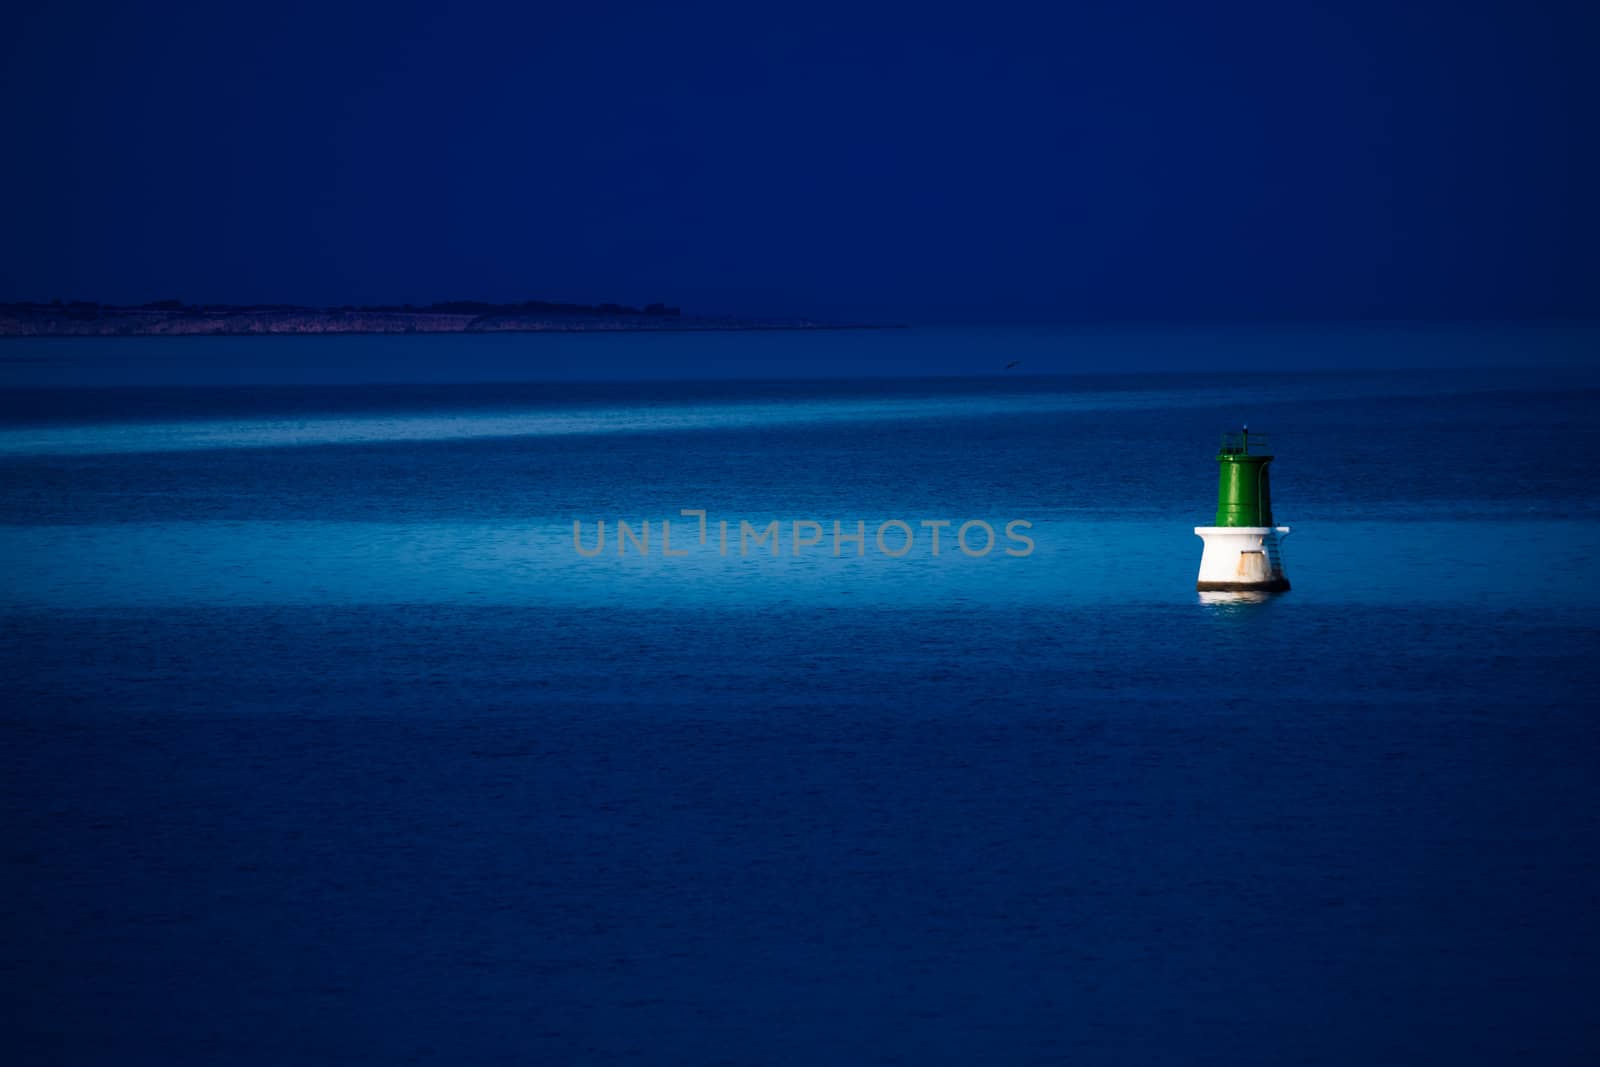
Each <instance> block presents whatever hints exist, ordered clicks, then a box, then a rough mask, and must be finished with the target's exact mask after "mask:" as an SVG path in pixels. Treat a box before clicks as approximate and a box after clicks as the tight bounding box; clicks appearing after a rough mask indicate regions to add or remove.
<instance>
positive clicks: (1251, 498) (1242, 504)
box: [1194, 426, 1289, 592]
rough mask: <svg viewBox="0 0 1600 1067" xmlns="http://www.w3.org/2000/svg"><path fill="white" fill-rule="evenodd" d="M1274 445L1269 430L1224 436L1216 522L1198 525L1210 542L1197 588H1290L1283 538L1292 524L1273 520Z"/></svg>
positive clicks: (1219, 454) (1219, 459)
mask: <svg viewBox="0 0 1600 1067" xmlns="http://www.w3.org/2000/svg"><path fill="white" fill-rule="evenodd" d="M1272 460H1273V455H1272V447H1271V445H1270V444H1268V442H1267V438H1266V435H1265V434H1260V433H1251V432H1250V428H1249V427H1248V426H1247V427H1245V428H1244V429H1242V430H1240V431H1239V432H1238V433H1227V434H1223V435H1222V445H1221V447H1220V448H1218V449H1217V468H1218V469H1217V517H1216V525H1215V526H1196V527H1195V528H1194V532H1195V533H1196V534H1198V535H1199V536H1200V539H1201V540H1202V541H1203V542H1205V549H1204V551H1203V552H1202V553H1201V555H1200V580H1199V582H1198V583H1197V584H1196V588H1197V589H1199V590H1200V591H1201V592H1207V591H1211V590H1238V591H1255V592H1281V591H1283V590H1285V589H1288V588H1289V578H1288V576H1287V575H1286V574H1284V570H1283V552H1282V547H1281V542H1282V540H1283V538H1285V537H1287V536H1288V534H1289V527H1287V526H1274V525H1273V524H1272V483H1271V480H1270V477H1269V475H1268V469H1269V468H1270V467H1271V465H1272Z"/></svg>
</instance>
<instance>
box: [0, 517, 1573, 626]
mask: <svg viewBox="0 0 1600 1067" xmlns="http://www.w3.org/2000/svg"><path fill="white" fill-rule="evenodd" d="M1033 521H1034V526H1033V528H1032V529H1031V530H1030V531H1029V532H1030V534H1031V536H1032V537H1033V539H1034V542H1035V545H1036V548H1035V550H1034V551H1033V553H1032V554H1031V555H1029V556H1026V557H1022V558H1012V557H1006V556H1004V555H1003V554H1002V553H1001V552H1000V551H999V550H998V549H997V550H996V551H994V552H993V553H991V555H989V556H988V557H985V558H981V559H972V558H968V557H966V556H964V555H962V554H961V553H960V552H957V551H952V550H951V549H950V548H949V547H948V545H946V547H945V548H944V550H943V551H942V552H941V554H940V555H939V556H937V557H935V556H933V555H931V554H930V553H929V552H928V551H927V547H926V544H925V542H924V543H921V544H919V547H918V548H917V549H916V550H914V551H912V552H911V553H909V554H908V555H906V556H905V557H903V558H898V559H891V558H887V557H885V556H883V555H880V554H879V553H878V552H877V551H876V550H875V549H874V548H873V547H872V544H871V543H872V534H871V533H870V532H869V533H868V535H867V539H868V547H867V548H866V550H865V552H866V554H865V555H864V556H859V557H858V556H855V555H852V554H850V552H851V551H852V550H851V549H849V548H846V549H845V552H844V554H842V555H840V556H834V555H833V552H832V548H831V545H830V544H828V543H824V544H823V545H819V546H816V547H814V548H807V549H806V550H804V551H803V552H802V554H801V555H800V556H798V557H797V556H795V555H793V554H792V551H791V546H790V544H789V543H788V542H787V541H786V542H784V543H783V545H782V547H781V551H780V553H779V554H778V555H777V556H772V555H769V554H768V553H767V552H766V551H765V550H752V551H751V552H750V553H749V554H748V555H747V556H746V557H745V558H740V557H739V555H738V550H737V547H736V542H735V546H734V547H731V548H730V551H729V555H727V556H722V555H720V554H719V553H718V551H717V548H716V544H715V540H714V539H713V541H712V543H711V544H709V545H707V546H704V547H702V546H699V545H697V544H695V543H694V542H693V540H692V539H686V540H687V542H688V543H687V546H686V549H685V551H686V552H687V555H686V556H684V557H682V558H671V559H666V558H663V557H662V556H661V555H660V549H659V541H658V542H656V545H655V546H653V550H652V554H651V555H648V556H644V557H641V556H639V555H638V554H637V553H636V551H635V550H633V549H630V551H629V555H627V556H626V557H622V558H619V557H618V556H617V555H615V550H616V549H615V541H614V540H612V541H611V542H610V543H609V546H608V547H609V551H608V552H607V553H606V554H604V555H603V556H600V557H597V558H593V559H586V558H583V557H581V556H579V555H578V554H577V553H576V552H575V551H574V550H573V544H572V526H571V523H570V522H565V521H561V520H553V519H541V520H536V521H530V522H529V523H527V524H525V525H508V524H500V523H417V524H410V523H362V522H298V521H268V522H170V523H136V524H132V523H121V524H103V525H77V526H0V553H3V554H4V556H5V558H6V559H8V560H9V561H10V562H11V568H10V574H9V576H8V577H7V579H6V581H5V583H4V585H3V587H0V604H11V605H33V606H45V605H48V606H56V607H65V608H93V607H96V606H101V605H127V604H162V603H175V604H176V603H183V604H196V603H198V604H293V603H322V604H327V603H349V604H391V603H479V604H518V605H527V604H566V605H574V606H579V605H589V606H597V607H617V608H624V607H626V608H636V607H643V608H652V609H673V608H680V607H688V606H701V607H718V606H744V607H748V606H762V605H772V604H779V603H784V604H800V605H826V604H841V603H850V604H855V605H860V606H867V605H876V606H884V607H906V608H918V607H950V606H961V605H970V606H973V607H989V608H1001V609H1004V608H1017V609H1019V610H1021V609H1032V608H1040V607H1049V606H1054V605H1062V606H1066V605H1078V606H1086V605H1096V604H1101V605H1115V604H1122V603H1145V604H1150V603H1155V604H1172V605H1174V606H1176V605H1181V604H1183V603H1190V604H1197V605H1199V606H1201V607H1203V608H1205V609H1206V610H1209V611H1214V612H1223V613H1226V612H1230V611H1241V610H1251V609H1255V608H1258V607H1261V606H1264V605H1268V604H1273V603H1280V602H1282V603H1312V604H1413V603H1438V604H1480V605H1486V604H1492V603H1497V602H1529V603H1539V604H1546V605H1551V606H1555V605H1592V604H1593V603H1594V600H1595V597H1596V593H1595V590H1596V589H1600V581H1597V579H1600V527H1597V526H1596V525H1595V524H1592V523H1586V522H1581V521H1566V522H1562V521H1548V520H1546V521H1539V520H1524V521H1507V522H1472V521H1440V522H1410V523H1370V522H1363V523H1342V524H1330V525H1325V526H1318V527H1312V528H1309V529H1308V528H1305V527H1302V529H1301V531H1298V532H1300V533H1301V536H1298V537H1297V538H1296V543H1295V545H1294V547H1293V549H1292V550H1286V552H1285V562H1286V567H1287V570H1288V573H1289V577H1290V580H1291V581H1292V582H1293V583H1294V588H1293V589H1292V590H1291V591H1290V592H1287V593H1283V594H1265V593H1237V592H1213V593H1199V594H1197V593H1196V592H1195V590H1194V581H1195V572H1196V570H1197V568H1198V565H1199V559H1200V545H1199V543H1198V541H1197V540H1196V539H1195V538H1194V537H1193V535H1192V534H1191V533H1190V532H1189V530H1188V529H1187V528H1185V527H1182V526H1179V525H1177V524H1173V525H1170V526H1169V525H1166V524H1161V523H1147V522H1127V521H1122V522H1117V521H1104V522H1089V521H1073V520H1070V519H1063V518H1060V517H1048V516H1042V517H1036V518H1035V519H1034V520H1033ZM996 525H997V526H999V525H1000V523H999V522H996ZM591 529H592V528H591ZM868 529H869V530H870V529H871V527H870V525H869V527H868ZM590 536H592V532H591V535H590ZM1516 554H1520V555H1521V556H1522V557H1523V558H1530V559H1540V558H1544V559H1562V560H1564V561H1566V565H1565V567H1564V568H1552V567H1537V566H1536V567H1529V568H1525V569H1505V568H1496V567H1490V566H1471V565H1469V564H1470V563H1471V561H1473V560H1486V559H1495V558H1508V557H1510V556H1512V555H1516Z"/></svg>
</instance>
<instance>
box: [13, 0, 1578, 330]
mask: <svg viewBox="0 0 1600 1067" xmlns="http://www.w3.org/2000/svg"><path fill="white" fill-rule="evenodd" d="M33 6H34V7H35V8H36V10H32V11H27V10H18V9H16V8H13V9H12V11H11V13H10V14H8V15H7V18H6V23H7V24H6V27H5V33H4V34H3V35H0V36H3V39H0V49H3V51H4V57H5V58H4V91H3V97H0V108H3V116H0V118H3V124H4V131H5V134H4V144H5V165H4V167H3V168H0V189H3V197H4V204H5V210H6V222H5V228H4V238H3V242H0V299H49V298H52V297H57V296H59V297H63V298H68V299H71V298H93V299H101V300H116V301H143V300H150V299H160V298H170V297H177V298H182V299H187V300H192V301H235V302H248V301H267V300H271V301H280V300H281V301H297V302H311V303H344V302H388V301H429V300H435V299H446V298H456V297H473V298H488V299H522V298H527V297H540V298H545V299H561V300H579V301H598V300H620V301H627V302H645V301H650V300H657V299H659V300H666V301H669V302H673V303H678V304H681V305H683V306H684V307H685V309H686V310H689V311H704V312H733V313H749V314H764V313H777V314H790V313H792V314H813V315H822V316H832V317H870V318H900V319H909V320H914V321H939V320H991V321H993V320H1006V319H1018V320H1031V321H1048V320H1068V319H1086V318H1087V319H1183V318H1214V319H1215V318H1239V319H1249V318H1283V317H1291V318H1293V317H1305V318H1318V317H1336V318H1337V317H1369V316H1375V317H1388V316H1402V317H1467V318H1473V317H1483V316H1489V317H1495V316H1504V317H1517V316H1544V315H1594V314H1597V313H1600V259H1597V256H1596V248H1597V247H1600V209H1597V207H1596V202H1595V197H1596V195H1597V193H1600V148H1597V145H1596V132H1597V123H1596V114H1595V112H1596V108H1595V103H1596V101H1597V99H1600V61H1596V58H1595V57H1596V55H1597V54H1600V35H1597V32H1596V31H1597V26H1600V15H1597V14H1596V11H1597V10H1600V5H1596V4H1594V3H1592V2H1590V3H1572V4H1545V3H1537V2H1533V3H1529V2H1520V3H1513V2H1505V3H1487V4H1485V3H1473V2H1471V0H1459V2H1455V3H1405V2H1403V0H1399V2H1396V0H1389V2H1374V3H1368V2H1354V3H1332V2H1329V3H1321V4H1309V3H1304V2H1299V0H1268V2H1257V3H1217V4H1210V3H1197V2H1193V0H1165V2H1162V0H1143V2H1141V0H1120V2H1112V3H1065V4H1040V5H1030V6H1014V5H1008V4H1003V3H981V4H969V5H962V6H960V7H955V8H948V9H947V8H942V7H936V6H933V5H926V4H925V5H917V6H914V7H907V8H902V9H897V10H889V9H882V8H879V9H873V11H874V12H876V13H873V12H868V11H866V10H865V9H864V8H862V7H861V6H859V5H856V4H842V5H838V6H831V5H824V4H815V3H808V4H791V5H774V4H761V3H751V2H749V0H745V2H742V3H735V4H729V5H726V6H721V7H715V8H713V7H707V6H703V5H694V4H678V3H673V4H658V5H652V6H651V7H649V8H637V7H621V6H617V5H612V4H606V3H597V2H584V3H568V4H562V5H540V4H536V3H535V4H526V5H506V6H504V7H503V8H502V7H491V6H476V5H473V4H464V3H455V4H444V3H432V4H428V5H411V4H408V3H404V2H384V3H374V4H370V5H353V6H341V5H337V4H330V3H316V4H299V3H284V2H274V3H270V4H252V3H217V2H215V0H211V2H207V3H202V4H194V5H189V6H184V7H178V6H173V5H144V4H129V3H126V2H119V3H115V4H111V3H86V2H58V3H51V4H48V5H44V4H35V5H33Z"/></svg>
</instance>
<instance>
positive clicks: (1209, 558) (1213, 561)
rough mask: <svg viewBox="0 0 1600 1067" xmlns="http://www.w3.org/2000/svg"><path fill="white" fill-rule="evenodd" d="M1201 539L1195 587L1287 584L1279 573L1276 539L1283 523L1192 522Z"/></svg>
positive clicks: (1267, 589) (1275, 588)
mask: <svg viewBox="0 0 1600 1067" xmlns="http://www.w3.org/2000/svg"><path fill="white" fill-rule="evenodd" d="M1194 532H1195V533H1196V534H1198V535H1199V536H1200V540H1202V541H1204V542H1205V545H1206V547H1205V551H1204V552H1202V553H1201V555H1200V581H1199V582H1198V583H1197V584H1196V586H1195V588H1196V589H1198V590H1200V591H1201V592H1208V591H1211V590H1238V591H1246V590H1250V591H1255V592H1261V593H1271V592H1279V591H1282V590H1284V589H1288V588H1289V578H1288V576H1287V575H1285V574H1284V573H1283V553H1282V552H1281V551H1280V549H1279V542H1280V541H1282V540H1283V538H1285V537H1287V536H1288V534H1289V527H1287V526H1196V527H1195V528H1194Z"/></svg>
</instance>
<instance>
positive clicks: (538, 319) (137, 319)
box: [0, 300, 903, 338]
mask: <svg viewBox="0 0 1600 1067" xmlns="http://www.w3.org/2000/svg"><path fill="white" fill-rule="evenodd" d="M900 328H903V327H902V326H900V325H897V324H882V323H830V322H818V321H815V320H811V319H741V318H735V317H732V316H702V315H684V314H682V313H681V312H680V311H679V310H678V309H677V308H674V307H667V306H665V305H662V304H650V305H647V306H645V307H643V308H635V307H628V306H626V305H621V304H597V305H589V304H556V303H548V302H544V301H534V300H530V301H527V302H525V303H522V304H488V303H482V302H477V301H453V302H450V303H443V304H430V305H427V306H425V307H411V306H409V305H402V306H380V307H353V306H346V307H337V308H315V307H299V306H293V305H284V304H273V305H261V304H252V305H231V304H203V305H201V304H183V303H180V302H179V301H175V300H167V301H161V302H159V303H155V304H141V305H137V306H123V305H111V304H97V303H91V302H87V301H74V302H72V303H61V302H52V303H49V304H41V303H18V304H0V338H7V337H14V338H30V337H293V336H325V335H373V334H391V335H404V334H457V333H661V332H673V333H683V332H706V331H734V330H877V329H900Z"/></svg>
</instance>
